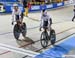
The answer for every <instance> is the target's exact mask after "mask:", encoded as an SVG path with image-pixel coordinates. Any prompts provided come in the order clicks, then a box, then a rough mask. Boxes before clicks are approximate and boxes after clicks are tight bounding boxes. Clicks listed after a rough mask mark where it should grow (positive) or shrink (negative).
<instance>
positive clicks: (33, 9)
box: [0, 0, 64, 13]
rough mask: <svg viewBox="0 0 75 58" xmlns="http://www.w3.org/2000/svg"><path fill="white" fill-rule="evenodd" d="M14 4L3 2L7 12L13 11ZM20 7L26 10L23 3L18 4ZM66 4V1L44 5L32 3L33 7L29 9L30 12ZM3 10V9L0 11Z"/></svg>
mask: <svg viewBox="0 0 75 58" xmlns="http://www.w3.org/2000/svg"><path fill="white" fill-rule="evenodd" d="M13 1H16V0H13ZM12 5H13V3H12V4H3V6H4V8H5V13H11V11H12ZM18 5H19V7H20V8H21V10H22V11H24V8H23V6H22V5H21V4H18ZM61 6H64V2H61V3H54V4H44V5H32V6H31V8H30V9H29V12H32V11H41V10H42V9H52V8H58V7H61ZM0 12H1V11H0Z"/></svg>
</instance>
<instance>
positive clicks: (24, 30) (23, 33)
mask: <svg viewBox="0 0 75 58" xmlns="http://www.w3.org/2000/svg"><path fill="white" fill-rule="evenodd" d="M26 33H27V26H26V24H25V23H23V28H22V35H23V37H26Z"/></svg>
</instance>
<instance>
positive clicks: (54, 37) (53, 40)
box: [50, 30, 56, 45]
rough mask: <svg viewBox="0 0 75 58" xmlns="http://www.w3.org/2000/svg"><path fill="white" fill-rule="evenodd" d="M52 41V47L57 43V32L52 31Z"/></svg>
mask: <svg viewBox="0 0 75 58" xmlns="http://www.w3.org/2000/svg"><path fill="white" fill-rule="evenodd" d="M50 41H51V44H52V45H54V44H55V42H56V33H55V30H51V32H50Z"/></svg>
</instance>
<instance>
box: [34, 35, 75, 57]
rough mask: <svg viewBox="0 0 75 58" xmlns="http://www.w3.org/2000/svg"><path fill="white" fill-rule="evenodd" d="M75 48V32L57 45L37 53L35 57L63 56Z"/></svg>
mask: <svg viewBox="0 0 75 58" xmlns="http://www.w3.org/2000/svg"><path fill="white" fill-rule="evenodd" d="M72 49H75V34H74V35H72V36H71V37H69V38H68V39H67V40H65V41H63V42H62V43H60V44H58V45H57V46H55V47H53V48H51V49H48V50H47V51H45V52H43V53H41V54H40V55H37V56H36V57H35V58H63V55H65V54H67V53H68V52H70V51H71V50H72Z"/></svg>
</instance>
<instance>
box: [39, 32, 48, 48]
mask: <svg viewBox="0 0 75 58" xmlns="http://www.w3.org/2000/svg"><path fill="white" fill-rule="evenodd" d="M40 42H41V46H42V47H43V48H46V47H47V46H48V33H47V32H42V34H41V37H40Z"/></svg>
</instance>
